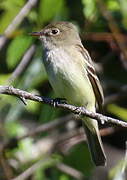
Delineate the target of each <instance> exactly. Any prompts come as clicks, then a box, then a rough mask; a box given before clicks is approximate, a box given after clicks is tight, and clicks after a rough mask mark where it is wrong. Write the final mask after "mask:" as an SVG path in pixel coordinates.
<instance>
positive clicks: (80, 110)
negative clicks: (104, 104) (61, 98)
mask: <svg viewBox="0 0 127 180" xmlns="http://www.w3.org/2000/svg"><path fill="white" fill-rule="evenodd" d="M0 94H8V95H14V96H17V97H18V98H20V99H22V100H23V101H24V100H26V99H29V100H33V101H37V102H42V103H45V104H49V105H50V106H52V107H54V100H53V99H51V98H46V97H40V96H37V95H34V94H32V93H28V92H26V91H23V90H20V89H16V88H13V87H12V86H0ZM55 107H57V108H62V109H65V110H68V111H70V112H73V113H75V114H79V115H85V116H88V117H90V118H93V119H96V120H98V121H100V122H101V123H104V122H108V123H113V124H116V125H119V126H122V127H127V123H126V122H123V121H120V120H118V119H115V118H111V117H108V116H104V115H102V114H99V113H94V112H91V111H88V110H86V109H85V108H84V107H77V106H73V105H70V104H65V103H64V104H63V103H57V104H56V106H55Z"/></svg>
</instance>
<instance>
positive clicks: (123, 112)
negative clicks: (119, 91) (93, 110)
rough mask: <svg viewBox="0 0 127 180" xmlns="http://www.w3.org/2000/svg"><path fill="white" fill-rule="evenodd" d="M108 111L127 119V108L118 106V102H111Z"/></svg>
mask: <svg viewBox="0 0 127 180" xmlns="http://www.w3.org/2000/svg"><path fill="white" fill-rule="evenodd" d="M107 109H108V111H109V112H110V113H112V114H114V115H116V116H118V117H119V118H120V119H123V120H126V121H127V109H125V108H122V107H120V106H117V105H116V104H109V105H108V107H107Z"/></svg>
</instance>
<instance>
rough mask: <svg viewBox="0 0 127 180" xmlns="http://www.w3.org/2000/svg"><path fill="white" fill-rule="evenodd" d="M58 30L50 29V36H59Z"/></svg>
mask: <svg viewBox="0 0 127 180" xmlns="http://www.w3.org/2000/svg"><path fill="white" fill-rule="evenodd" d="M59 32H60V31H59V29H52V31H51V35H57V34H59Z"/></svg>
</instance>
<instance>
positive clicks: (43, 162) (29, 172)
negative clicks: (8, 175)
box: [11, 157, 55, 180]
mask: <svg viewBox="0 0 127 180" xmlns="http://www.w3.org/2000/svg"><path fill="white" fill-rule="evenodd" d="M50 163H55V162H54V160H53V159H52V157H46V158H44V159H41V160H39V161H37V162H36V163H34V164H33V165H32V166H31V167H29V168H28V169H27V170H25V171H24V172H23V173H22V174H20V175H19V176H17V177H16V178H13V179H11V180H24V179H27V178H28V177H29V176H31V175H32V174H33V173H34V172H35V171H36V170H37V169H38V168H41V167H45V166H46V165H47V164H50Z"/></svg>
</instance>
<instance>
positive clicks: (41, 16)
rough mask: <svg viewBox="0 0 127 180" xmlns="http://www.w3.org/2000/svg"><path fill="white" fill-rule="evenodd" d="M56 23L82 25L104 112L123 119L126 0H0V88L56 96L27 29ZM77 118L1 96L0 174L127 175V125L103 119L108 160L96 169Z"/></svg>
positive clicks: (117, 179) (32, 178) (111, 178)
mask: <svg viewBox="0 0 127 180" xmlns="http://www.w3.org/2000/svg"><path fill="white" fill-rule="evenodd" d="M59 20H60V21H61V20H62V21H63V20H64V21H70V22H72V23H74V24H76V25H77V27H78V29H79V32H80V35H81V38H82V41H83V44H84V46H85V47H86V48H87V49H88V51H89V53H90V55H91V57H92V59H93V61H94V63H95V67H96V71H97V74H98V76H99V77H100V80H101V84H102V86H103V89H104V94H105V104H104V114H105V115H107V116H110V117H114V118H117V119H120V120H123V121H127V1H126V0H77V1H74V0H28V1H27V0H0V85H11V86H14V87H15V88H19V89H23V90H26V91H28V92H31V93H34V94H37V95H41V96H45V97H55V95H54V93H53V91H52V88H51V86H50V84H49V82H48V79H47V75H46V73H45V70H44V67H43V64H42V58H43V51H42V47H41V43H40V42H39V40H37V39H36V38H33V37H31V36H29V33H30V32H33V31H38V30H40V29H42V28H43V27H44V26H45V25H46V24H48V23H49V22H51V21H59ZM69 68H70V71H71V67H69ZM76 118H77V117H76ZM76 118H75V117H74V116H73V115H72V114H69V113H68V112H66V111H63V110H61V109H56V108H53V107H50V106H49V105H45V104H42V103H38V102H33V101H27V106H25V105H24V104H23V102H22V101H21V100H20V99H18V98H16V97H14V96H9V95H8V96H7V95H3V94H2V95H0V179H1V180H10V179H14V180H23V179H26V180H74V179H79V180H88V179H90V180H100V179H103V180H125V179H127V177H126V166H127V155H126V154H125V153H126V145H125V142H126V139H127V130H126V129H125V128H122V127H118V126H116V125H113V124H110V123H108V122H107V123H105V124H103V125H101V124H100V128H101V131H100V132H101V135H102V139H103V142H104V148H105V151H106V155H107V159H108V161H107V166H106V167H95V166H94V165H93V164H92V162H91V158H90V154H89V151H88V148H87V145H86V142H85V140H86V138H85V137H84V135H83V129H82V124H81V122H80V121H79V120H76Z"/></svg>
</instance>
